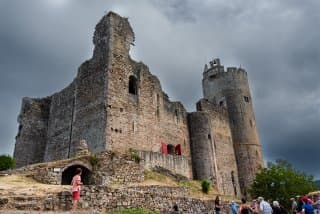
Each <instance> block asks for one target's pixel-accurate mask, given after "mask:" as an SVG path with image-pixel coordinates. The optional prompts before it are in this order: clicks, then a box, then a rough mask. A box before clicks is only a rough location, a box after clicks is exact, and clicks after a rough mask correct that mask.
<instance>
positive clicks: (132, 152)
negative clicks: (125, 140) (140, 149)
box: [129, 148, 141, 163]
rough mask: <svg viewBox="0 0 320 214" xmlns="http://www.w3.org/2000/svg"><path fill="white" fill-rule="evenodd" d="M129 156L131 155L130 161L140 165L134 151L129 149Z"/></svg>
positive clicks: (139, 159) (138, 157)
mask: <svg viewBox="0 0 320 214" xmlns="http://www.w3.org/2000/svg"><path fill="white" fill-rule="evenodd" d="M129 152H130V155H131V159H132V160H134V161H135V162H136V163H140V161H141V158H140V156H139V155H138V153H137V151H136V150H134V149H131V148H130V149H129Z"/></svg>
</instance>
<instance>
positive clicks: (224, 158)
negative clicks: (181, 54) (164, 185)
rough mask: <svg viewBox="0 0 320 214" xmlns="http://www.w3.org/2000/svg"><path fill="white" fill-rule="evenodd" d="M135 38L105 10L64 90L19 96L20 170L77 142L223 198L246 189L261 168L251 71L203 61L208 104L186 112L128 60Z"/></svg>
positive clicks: (64, 155) (62, 154) (60, 155)
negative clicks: (201, 182)
mask: <svg viewBox="0 0 320 214" xmlns="http://www.w3.org/2000/svg"><path fill="white" fill-rule="evenodd" d="M133 42H134V33H133V30H132V28H131V26H130V24H129V22H128V20H127V19H126V18H123V17H121V16H119V15H117V14H115V13H113V12H109V13H108V14H107V15H105V16H104V17H103V18H102V19H101V20H100V22H99V23H98V24H97V26H96V28H95V33H94V36H93V43H94V52H93V56H92V58H91V59H89V60H87V61H85V62H84V63H83V64H82V65H81V66H80V67H79V70H78V74H77V77H76V78H75V79H74V81H73V82H72V83H71V84H70V85H69V86H68V87H66V88H65V89H63V90H62V91H60V92H58V93H55V94H53V95H51V96H48V97H45V98H41V99H35V98H23V101H22V107H21V112H20V115H19V117H18V122H19V131H18V135H17V137H16V144H15V150H14V157H15V158H16V161H17V166H25V165H29V164H33V163H40V162H50V161H54V160H61V159H68V158H70V157H73V156H75V152H76V150H77V149H76V148H77V147H79V142H81V144H83V143H86V144H87V145H86V146H87V147H88V150H89V151H90V152H91V153H93V154H96V153H100V152H103V151H112V152H119V153H126V152H128V150H130V149H134V150H136V151H140V153H139V154H140V155H141V157H142V159H145V160H147V162H148V161H149V163H150V164H151V165H157V164H160V165H161V166H162V167H164V168H167V169H169V170H171V171H173V172H175V173H179V174H182V175H184V176H186V177H188V178H191V179H210V180H211V181H212V182H213V183H214V184H215V185H216V186H217V188H218V189H219V191H220V192H221V193H222V194H224V195H233V196H240V195H241V194H243V193H245V192H246V189H247V188H248V187H249V185H250V184H251V183H252V181H253V179H254V177H255V174H256V172H257V171H258V170H259V168H260V167H262V166H263V157H262V151H261V146H260V143H259V138H258V132H257V128H256V121H255V116H254V111H253V105H252V98H251V95H250V89H249V84H248V78H247V72H246V71H245V70H244V69H242V68H234V67H231V68H227V69H226V70H225V69H224V67H223V66H222V65H221V64H220V60H219V59H214V60H213V61H211V62H210V63H209V65H205V67H204V71H203V80H202V87H203V96H204V98H202V99H200V101H199V102H198V103H197V104H196V107H197V111H196V112H192V113H189V112H187V111H186V109H185V108H184V106H183V105H182V104H181V103H180V102H172V101H170V100H169V98H168V96H167V94H166V93H164V92H163V91H162V88H161V85H160V82H159V79H158V78H157V77H156V76H154V75H152V74H151V73H150V71H149V69H148V67H147V66H146V65H144V64H143V63H142V62H136V61H134V60H133V59H131V58H130V55H129V49H130V45H132V44H133ZM160 162H161V163H160Z"/></svg>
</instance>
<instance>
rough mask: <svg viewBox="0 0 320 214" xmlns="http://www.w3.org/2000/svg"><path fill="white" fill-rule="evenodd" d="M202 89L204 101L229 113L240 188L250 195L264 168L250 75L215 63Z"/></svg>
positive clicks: (241, 70) (209, 67) (218, 62)
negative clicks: (261, 169)
mask: <svg viewBox="0 0 320 214" xmlns="http://www.w3.org/2000/svg"><path fill="white" fill-rule="evenodd" d="M202 87H203V95H204V98H206V99H208V100H209V101H210V102H212V103H215V104H216V105H220V106H225V107H226V108H227V110H228V114H229V121H230V128H231V132H232V140H233V144H234V149H235V154H236V160H237V165H238V172H239V183H240V188H241V190H242V193H243V194H244V195H246V193H247V188H248V187H249V186H250V185H251V184H252V182H253V180H254V178H255V174H256V173H257V172H258V170H259V168H260V167H263V157H262V151H261V145H260V143H259V137H258V131H257V127H256V120H255V116H254V111H253V105H252V98H251V95H250V89H249V83H248V78H247V72H246V71H245V70H244V69H242V68H234V67H231V68H227V71H225V70H224V67H223V66H222V65H221V64H220V60H219V59H214V60H213V61H211V62H210V63H209V66H207V65H205V68H204V72H203V80H202Z"/></svg>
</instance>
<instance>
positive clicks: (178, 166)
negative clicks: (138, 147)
mask: <svg viewBox="0 0 320 214" xmlns="http://www.w3.org/2000/svg"><path fill="white" fill-rule="evenodd" d="M138 155H139V157H140V158H141V164H143V166H144V167H145V168H146V169H149V170H152V169H154V168H156V167H162V168H165V169H168V170H170V171H171V172H172V173H174V174H180V175H183V176H185V177H187V178H190V179H192V168H191V167H190V163H189V160H188V158H186V157H184V156H182V155H166V154H162V153H159V152H150V151H138Z"/></svg>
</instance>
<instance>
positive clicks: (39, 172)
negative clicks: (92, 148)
mask: <svg viewBox="0 0 320 214" xmlns="http://www.w3.org/2000/svg"><path fill="white" fill-rule="evenodd" d="M92 158H94V159H95V160H96V162H95V164H94V165H93V164H92V163H93V161H92ZM74 166H76V167H81V168H83V169H84V170H86V171H87V174H86V175H83V176H85V178H83V179H84V180H86V181H87V182H88V184H90V185H111V184H128V183H139V182H142V181H144V166H143V165H142V164H139V163H136V162H135V161H134V160H132V158H131V157H130V156H125V155H120V156H119V155H116V154H114V153H112V152H102V153H99V154H97V156H82V157H79V158H73V159H67V160H61V161H55V162H50V163H43V164H36V165H29V166H26V167H23V168H20V169H17V170H15V171H14V172H18V173H19V172H20V173H27V174H29V175H30V176H32V177H33V178H34V179H35V180H37V181H39V182H41V183H45V184H61V183H62V177H63V173H64V172H65V171H66V170H68V169H69V168H70V167H74ZM9 173H10V174H11V173H12V172H9ZM73 175H74V174H71V175H70V176H71V177H72V176H73Z"/></svg>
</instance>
